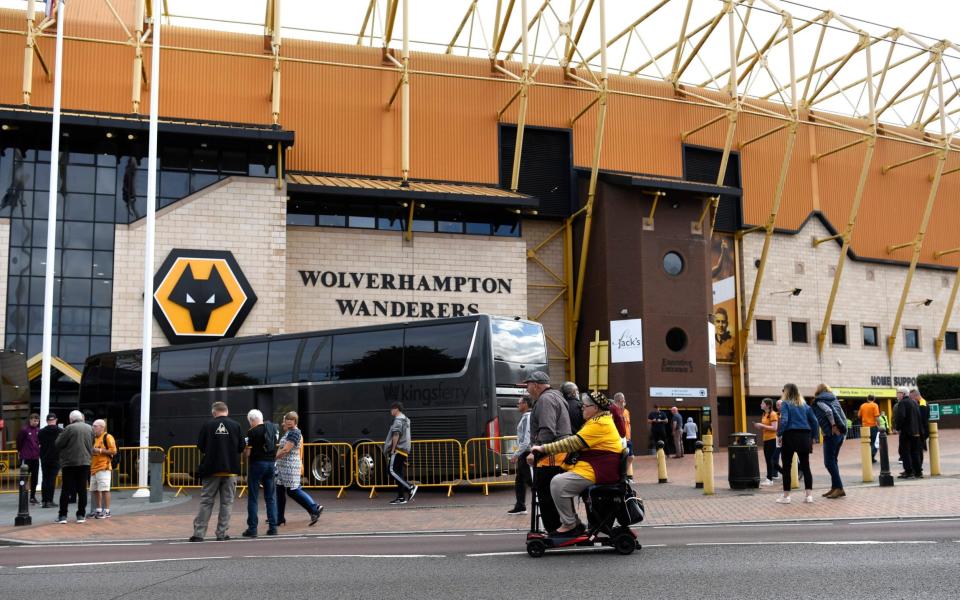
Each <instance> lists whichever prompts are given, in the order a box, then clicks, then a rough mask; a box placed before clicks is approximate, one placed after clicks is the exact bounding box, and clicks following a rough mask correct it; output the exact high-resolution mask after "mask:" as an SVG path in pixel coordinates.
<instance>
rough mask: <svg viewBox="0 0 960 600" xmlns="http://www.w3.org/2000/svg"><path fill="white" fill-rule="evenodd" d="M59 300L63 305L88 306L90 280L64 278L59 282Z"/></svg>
mask: <svg viewBox="0 0 960 600" xmlns="http://www.w3.org/2000/svg"><path fill="white" fill-rule="evenodd" d="M60 286H61V296H60V302H61V304H64V305H73V306H90V280H89V279H72V278H66V279H64V280H63V281H62V282H61V284H60Z"/></svg>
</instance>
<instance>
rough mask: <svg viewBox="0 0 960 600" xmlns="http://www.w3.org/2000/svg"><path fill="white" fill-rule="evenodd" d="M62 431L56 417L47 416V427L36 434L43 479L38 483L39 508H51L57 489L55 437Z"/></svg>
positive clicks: (58, 457) (58, 471) (57, 457)
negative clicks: (54, 492)
mask: <svg viewBox="0 0 960 600" xmlns="http://www.w3.org/2000/svg"><path fill="white" fill-rule="evenodd" d="M61 431H63V426H62V425H59V424H57V415H56V414H54V413H50V414H48V415H47V425H46V427H44V428H43V429H41V430H40V432H39V433H37V439H38V440H39V442H40V474H41V475H43V478H42V480H41V483H40V500H41V501H42V502H43V504H41V505H40V507H41V508H51V507H52V506H53V491H54V490H55V489H56V487H57V474H58V473H60V453H59V452H58V451H57V444H56V442H57V436H59V435H60V432H61Z"/></svg>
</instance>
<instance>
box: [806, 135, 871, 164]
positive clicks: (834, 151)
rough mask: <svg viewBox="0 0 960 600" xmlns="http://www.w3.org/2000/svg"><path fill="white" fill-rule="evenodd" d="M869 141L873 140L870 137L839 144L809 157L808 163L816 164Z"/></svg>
mask: <svg viewBox="0 0 960 600" xmlns="http://www.w3.org/2000/svg"><path fill="white" fill-rule="evenodd" d="M870 139H874V138H872V137H864V138H860V139H859V140H854V141H852V142H849V143H847V144H841V145H840V146H837V147H836V148H831V149H830V150H827V151H826V152H820V153H819V154H814V155H813V156H811V157H810V162H817V161H818V160H820V159H821V158H826V157H828V156H831V155H834V154H837V153H838V152H843V151H844V150H847V149H849V148H853V147H854V146H859V145H860V144H862V143H864V142H866V141H867V140H870Z"/></svg>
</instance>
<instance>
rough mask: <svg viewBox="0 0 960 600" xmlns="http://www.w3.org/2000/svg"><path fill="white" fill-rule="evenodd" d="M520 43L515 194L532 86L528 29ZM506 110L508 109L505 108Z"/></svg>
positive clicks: (523, 16)
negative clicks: (529, 89)
mask: <svg viewBox="0 0 960 600" xmlns="http://www.w3.org/2000/svg"><path fill="white" fill-rule="evenodd" d="M520 21H521V23H523V24H524V25H525V24H526V22H527V0H520ZM520 43H521V45H522V46H523V50H522V63H521V68H522V71H521V75H520V89H519V90H518V91H519V96H520V110H519V112H518V114H517V139H516V143H515V144H514V146H513V171H512V173H511V175H510V189H511V190H512V191H514V192H516V191H517V188H518V187H519V185H520V159H521V157H522V156H523V132H524V129H525V127H526V124H527V101H528V99H529V98H528V93H527V89H528V88H529V86H530V54H529V49H528V46H527V29H526V27H524V28H523V30H522V31H521V32H520ZM504 110H506V108H504Z"/></svg>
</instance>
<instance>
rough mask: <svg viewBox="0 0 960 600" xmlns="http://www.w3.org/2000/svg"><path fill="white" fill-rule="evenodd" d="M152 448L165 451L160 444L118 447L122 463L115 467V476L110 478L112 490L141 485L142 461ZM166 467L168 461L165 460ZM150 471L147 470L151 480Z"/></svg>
mask: <svg viewBox="0 0 960 600" xmlns="http://www.w3.org/2000/svg"><path fill="white" fill-rule="evenodd" d="M151 450H156V451H159V452H163V448H161V447H160V446H120V447H119V448H117V454H119V455H120V463H119V464H118V465H117V466H116V467H115V468H114V469H113V476H112V477H111V478H110V489H111V490H135V489H137V488H139V487H140V485H139V483H140V481H139V479H140V461H141V460H147V457H148V456H149V454H150V451H151ZM163 466H164V467H166V466H167V465H166V462H164V465H163ZM149 473H150V471H149V469H148V470H147V477H148V481H149V477H150V475H149ZM160 477H161V479H160V480H161V481H165V480H166V479H165V477H164V474H161V476H160Z"/></svg>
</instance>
